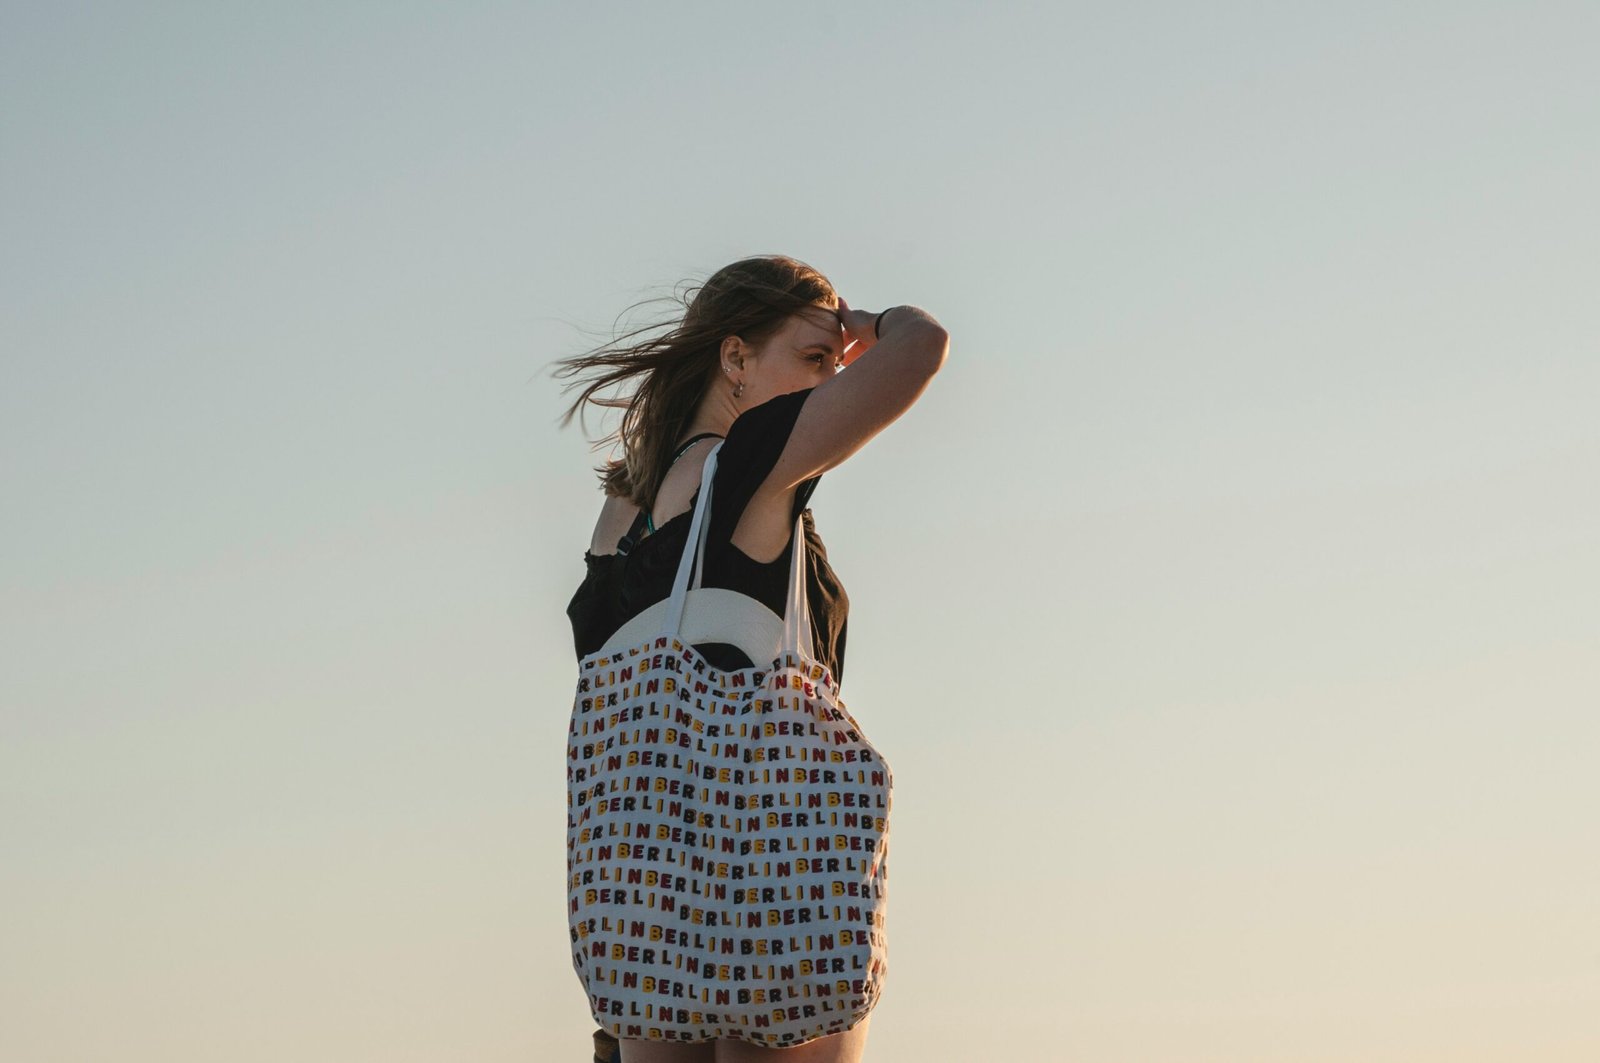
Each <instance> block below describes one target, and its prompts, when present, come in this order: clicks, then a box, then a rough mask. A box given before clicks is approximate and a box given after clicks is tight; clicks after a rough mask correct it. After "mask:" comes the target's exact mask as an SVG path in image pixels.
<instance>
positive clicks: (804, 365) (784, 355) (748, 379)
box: [724, 306, 844, 412]
mask: <svg viewBox="0 0 1600 1063" xmlns="http://www.w3.org/2000/svg"><path fill="white" fill-rule="evenodd" d="M747 350H748V348H747ZM727 361H728V359H727V358H726V357H725V358H724V364H726V362H727ZM843 363H844V328H843V326H841V325H840V323H839V315H838V314H837V313H836V312H834V311H833V310H830V309H829V308H828V307H825V306H812V307H808V308H806V309H805V310H802V311H800V312H799V313H797V314H795V315H794V316H792V317H790V318H789V320H788V321H786V322H785V323H784V325H783V327H782V328H780V329H779V330H778V331H777V333H776V334H775V335H774V336H773V337H772V339H771V340H769V341H768V342H767V344H766V345H765V346H763V347H762V348H761V349H760V350H759V351H756V352H754V353H752V354H749V355H748V356H747V357H746V358H745V360H744V370H743V373H742V375H741V373H740V371H739V368H738V366H737V364H735V367H734V371H733V373H731V374H729V377H728V379H729V380H730V386H731V381H734V380H743V381H744V392H743V394H741V395H740V396H739V398H738V399H736V400H735V401H736V402H737V403H738V406H739V409H740V411H741V412H742V411H744V410H749V409H753V408H754V407H756V406H760V405H761V404H762V403H763V402H766V401H767V400H769V399H775V398H777V397H778V396H779V395H788V394H790V393H791V392H795V391H803V390H805V389H806V388H813V387H816V386H817V385H818V384H820V383H822V382H823V381H825V380H827V379H828V378H830V377H832V376H833V374H834V373H836V372H838V371H839V368H840V367H841V366H842V365H843Z"/></svg>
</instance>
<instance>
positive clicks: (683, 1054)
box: [621, 1037, 803, 1063]
mask: <svg viewBox="0 0 1600 1063" xmlns="http://www.w3.org/2000/svg"><path fill="white" fill-rule="evenodd" d="M716 1046H717V1042H716V1041H701V1042H700V1043H699V1044H693V1045H686V1044H674V1043H673V1042H671V1041H630V1040H629V1039H628V1038H626V1037H624V1038H623V1039H622V1057H621V1063H716V1059H717V1055H716ZM802 1047H803V1046H802Z"/></svg>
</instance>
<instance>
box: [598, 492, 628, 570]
mask: <svg viewBox="0 0 1600 1063" xmlns="http://www.w3.org/2000/svg"><path fill="white" fill-rule="evenodd" d="M638 515H639V507H638V506H636V505H634V504H633V503H632V502H630V501H629V500H628V499H626V498H623V497H622V496H620V495H607V496H606V500H605V504H604V505H602V506H601V507H600V519H599V520H597V521H595V524H594V534H593V535H591V536H590V537H589V552H590V553H591V554H594V555H595V556H597V557H598V556H600V555H602V554H614V553H616V552H617V540H618V539H620V538H622V537H623V536H624V535H626V534H627V533H628V529H629V528H631V527H632V526H633V519H634V518H635V517H637V516H638Z"/></svg>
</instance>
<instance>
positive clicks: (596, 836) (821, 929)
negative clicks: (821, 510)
mask: <svg viewBox="0 0 1600 1063" xmlns="http://www.w3.org/2000/svg"><path fill="white" fill-rule="evenodd" d="M721 449H722V444H721V443H718V444H717V446H716V447H715V448H714V449H713V450H712V451H711V454H710V456H709V457H707V459H706V463H705V469H704V471H703V473H702V475H701V480H700V497H699V500H698V502H697V504H696V505H695V509H694V516H693V517H692V518H691V523H690V526H689V536H688V541H687V543H686V544H685V546H684V551H683V559H682V560H681V561H680V562H679V565H678V572H677V577H676V579H675V580H674V581H673V585H672V593H671V595H670V596H669V597H668V599H667V602H666V604H667V608H666V610H665V619H664V620H663V621H662V622H661V623H660V625H659V627H660V630H659V632H658V633H656V634H655V635H654V636H653V637H648V638H647V639H645V640H643V641H641V642H639V643H638V644H627V645H624V646H621V647H620V648H619V646H618V645H617V644H616V643H611V644H608V645H607V646H605V647H602V648H601V649H600V650H599V651H597V652H595V653H593V654H591V655H589V656H588V657H585V658H584V659H583V660H582V661H580V662H579V664H578V672H579V675H578V688H577V696H576V698H575V699H574V701H573V706H572V719H571V724H570V728H569V731H568V736H569V737H568V747H567V876H568V877H567V888H568V893H567V913H568V919H569V929H570V931H571V941H572V964H573V967H574V969H576V971H577V973H578V977H579V979H580V980H581V981H582V982H583V986H584V989H585V990H586V991H587V992H588V994H589V1006H590V1011H591V1013H592V1014H593V1016H594V1019H595V1021H596V1022H597V1023H599V1024H600V1027H601V1028H602V1029H604V1030H606V1031H608V1032H610V1033H611V1034H612V1035H613V1036H615V1037H618V1038H637V1039H645V1040H652V1041H676V1042H697V1041H710V1040H713V1039H715V1038H719V1037H725V1038H733V1039H738V1040H743V1041H748V1042H750V1043H752V1044H757V1045H762V1046H765V1047H770V1048H787V1047H793V1046H795V1045H799V1044H803V1043H805V1042H807V1041H810V1040H814V1039H816V1038H818V1037H822V1036H824V1035H826V1034H832V1033H839V1032H841V1031H843V1030H847V1029H849V1028H851V1027H852V1026H855V1025H856V1024H857V1023H858V1022H859V1021H860V1020H861V1019H862V1018H864V1017H865V1016H866V1015H867V1013H868V1012H870V1011H871V1010H872V1008H873V1007H874V1006H875V1005H876V1004H877V1002H878V998H879V995H880V994H881V992H882V989H883V984H884V979H885V977H886V975H887V974H888V939H887V936H886V934H887V929H886V925H885V915H886V903H887V899H888V894H887V885H888V874H889V865H888V840H889V811H890V801H891V791H892V788H893V785H894V777H893V774H892V773H891V772H890V770H889V765H888V763H887V762H886V761H885V760H884V759H883V756H882V755H881V754H880V753H879V752H878V751H877V750H876V749H875V748H874V747H873V745H872V743H871V742H869V741H868V740H867V737H866V735H865V734H863V733H862V731H861V728H860V727H859V726H858V725H857V724H856V721H855V718H854V717H852V716H851V715H850V713H849V711H848V710H846V708H845V706H844V702H843V701H841V700H840V698H839V695H838V691H837V689H836V686H835V682H834V678H833V675H832V673H831V671H829V670H828V669H827V668H825V667H824V666H823V665H822V664H820V663H819V662H818V661H817V660H816V659H815V658H814V657H813V656H812V654H813V647H812V642H811V623H810V619H809V615H808V613H807V607H806V595H805V568H804V565H805V555H806V545H805V543H806V540H805V536H804V533H803V525H802V523H801V519H799V518H797V519H796V521H795V532H794V534H795V539H794V549H793V555H794V561H793V563H792V565H791V566H790V573H789V596H788V603H787V605H786V607H785V610H784V623H783V635H782V638H781V641H780V642H779V643H778V652H777V654H776V656H774V657H772V658H771V663H770V664H768V665H766V666H765V667H762V666H761V661H762V660H763V659H764V658H760V657H752V658H751V659H752V660H754V661H756V662H757V664H756V666H755V667H751V668H747V669H740V670H718V669H716V668H714V667H712V666H711V665H710V664H709V663H707V662H706V660H705V659H704V658H703V657H702V656H701V655H700V654H699V653H697V652H696V651H695V649H694V647H693V646H692V645H689V644H686V642H685V641H684V639H683V638H682V637H681V634H682V631H683V629H684V621H683V618H684V612H685V606H686V605H691V606H692V605H693V603H694V598H695V596H694V594H692V593H691V592H692V591H700V590H701V585H700V580H701V571H700V569H701V568H702V566H703V565H704V559H705V538H706V535H707V530H708V525H709V523H710V522H709V521H708V519H707V510H708V507H709V506H710V504H711V481H712V477H713V474H714V472H715V469H716V462H717V453H718V451H720V450H721ZM691 565H692V567H693V570H694V571H693V575H694V580H693V585H692V587H691V584H690V570H691ZM706 590H707V591H710V590H713V589H712V588H706ZM717 590H719V591H720V589H717ZM723 593H726V592H723ZM741 597H743V596H741ZM758 604H759V603H758ZM762 608H763V609H765V607H764V606H763V607H762ZM767 615H768V616H769V617H771V615H772V614H771V611H770V610H767ZM773 619H776V618H773Z"/></svg>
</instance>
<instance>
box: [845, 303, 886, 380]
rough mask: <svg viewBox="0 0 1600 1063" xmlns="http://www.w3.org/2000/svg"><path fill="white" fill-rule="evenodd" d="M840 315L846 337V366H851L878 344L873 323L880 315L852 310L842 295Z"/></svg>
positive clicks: (868, 311)
mask: <svg viewBox="0 0 1600 1063" xmlns="http://www.w3.org/2000/svg"><path fill="white" fill-rule="evenodd" d="M838 315H839V323H840V324H841V325H843V326H844V334H845V337H846V343H845V349H844V364H845V365H849V364H850V363H851V362H853V361H855V360H856V359H857V358H860V357H861V356H862V355H863V354H865V353H866V352H867V351H869V350H871V349H872V345H873V344H874V343H877V342H878V337H877V336H875V335H873V332H872V322H873V321H874V320H875V319H876V318H877V316H878V315H877V314H874V313H873V312H872V311H870V310H852V309H851V308H850V304H849V303H846V302H845V301H844V296H842V295H841V296H839V309H838Z"/></svg>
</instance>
